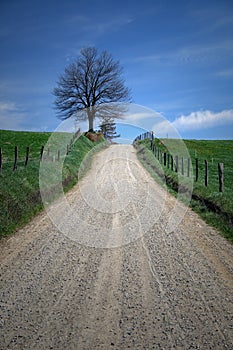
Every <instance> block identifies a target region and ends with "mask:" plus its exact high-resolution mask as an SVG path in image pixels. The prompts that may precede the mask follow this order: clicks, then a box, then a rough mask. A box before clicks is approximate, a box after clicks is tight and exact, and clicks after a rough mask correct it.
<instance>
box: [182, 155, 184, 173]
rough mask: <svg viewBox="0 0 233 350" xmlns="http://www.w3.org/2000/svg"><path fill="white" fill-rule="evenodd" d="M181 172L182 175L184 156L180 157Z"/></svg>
mask: <svg viewBox="0 0 233 350" xmlns="http://www.w3.org/2000/svg"><path fill="white" fill-rule="evenodd" d="M181 173H182V175H184V157H182V158H181Z"/></svg>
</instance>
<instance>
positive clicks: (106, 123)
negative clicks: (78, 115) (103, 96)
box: [99, 117, 121, 142]
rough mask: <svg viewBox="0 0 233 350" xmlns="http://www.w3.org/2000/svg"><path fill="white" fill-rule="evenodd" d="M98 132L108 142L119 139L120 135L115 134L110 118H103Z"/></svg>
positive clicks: (114, 126) (113, 123)
mask: <svg viewBox="0 0 233 350" xmlns="http://www.w3.org/2000/svg"><path fill="white" fill-rule="evenodd" d="M99 127H100V131H101V132H102V134H103V136H104V137H105V138H106V139H107V140H109V141H110V142H111V141H112V140H113V139H115V138H117V137H120V136H121V135H120V134H117V132H116V124H115V122H114V119H113V118H111V117H103V118H102V123H101V124H100V126H99Z"/></svg>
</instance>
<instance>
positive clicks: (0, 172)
mask: <svg viewBox="0 0 233 350" xmlns="http://www.w3.org/2000/svg"><path fill="white" fill-rule="evenodd" d="M1 174H2V149H1V147H0V175H1Z"/></svg>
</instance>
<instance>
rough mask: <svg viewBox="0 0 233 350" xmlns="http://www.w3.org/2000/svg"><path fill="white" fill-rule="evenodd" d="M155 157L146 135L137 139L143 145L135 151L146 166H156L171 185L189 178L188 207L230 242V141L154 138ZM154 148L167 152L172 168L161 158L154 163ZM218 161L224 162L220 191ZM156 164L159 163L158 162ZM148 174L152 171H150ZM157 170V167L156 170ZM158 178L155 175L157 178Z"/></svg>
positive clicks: (232, 201) (232, 173) (232, 215)
mask: <svg viewBox="0 0 233 350" xmlns="http://www.w3.org/2000/svg"><path fill="white" fill-rule="evenodd" d="M154 143H155V145H156V149H157V152H156V157H155V156H154V154H153V153H152V151H151V142H150V140H149V139H146V140H143V141H138V142H137V144H136V147H142V146H143V147H145V149H144V150H143V151H142V150H141V152H140V153H139V154H138V156H139V159H140V160H141V161H142V163H144V165H145V166H146V167H147V168H148V167H150V166H149V165H152V168H153V167H154V169H156V167H157V169H158V168H159V169H160V172H161V169H162V173H163V174H164V175H165V176H166V180H167V183H169V184H170V187H171V188H173V189H174V188H176V185H177V183H178V182H179V179H184V183H185V182H186V181H187V184H188V182H190V181H191V180H193V196H192V201H191V203H190V205H191V207H192V208H193V209H194V210H195V211H196V212H198V213H199V214H200V215H201V216H202V217H203V218H204V219H205V220H206V221H207V222H208V223H209V224H211V225H212V226H215V227H217V228H218V229H219V230H220V231H221V233H222V234H223V235H224V236H225V237H226V238H228V239H229V240H230V241H232V242H233V227H232V225H233V183H232V179H233V162H232V155H233V141H231V140H229V141H225V140H223V141H206V140H200V141H199V140H184V141H182V140H175V139H162V140H158V139H155V140H154ZM158 149H160V150H161V151H162V152H166V153H169V154H170V155H172V156H173V158H174V170H173V171H171V160H170V164H169V166H168V164H166V166H164V164H163V161H161V160H159V163H158ZM176 155H178V157H179V167H178V168H179V169H178V174H179V179H178V174H177V173H176V171H175V157H176ZM182 156H183V157H184V175H181V169H182V167H181V157H182ZM188 157H190V159H191V164H192V167H193V169H192V172H190V177H189V178H188V177H187V168H188V161H187V159H188ZM196 158H198V181H196V176H195V175H196V174H195V169H196ZM205 160H207V161H208V177H209V181H208V186H205ZM218 163H223V164H224V191H223V193H221V192H219V179H218ZM158 164H159V166H158ZM150 172H151V173H152V174H153V172H155V171H153V170H152V171H150ZM157 172H159V171H157ZM157 180H158V178H157Z"/></svg>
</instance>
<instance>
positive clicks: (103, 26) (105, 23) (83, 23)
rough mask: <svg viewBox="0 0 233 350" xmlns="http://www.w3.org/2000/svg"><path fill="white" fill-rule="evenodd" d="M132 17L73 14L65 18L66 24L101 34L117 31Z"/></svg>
mask: <svg viewBox="0 0 233 350" xmlns="http://www.w3.org/2000/svg"><path fill="white" fill-rule="evenodd" d="M133 21H134V19H133V17H131V16H128V15H121V16H115V17H112V16H110V17H109V18H108V17H107V16H97V17H95V18H92V17H89V16H80V15H75V16H71V17H69V19H67V20H66V24H67V25H71V26H75V27H76V29H77V28H80V30H81V31H83V32H90V33H91V34H92V36H93V35H101V34H104V33H106V32H109V31H117V30H119V29H122V28H123V27H125V26H126V25H129V24H130V23H131V22H133Z"/></svg>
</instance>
